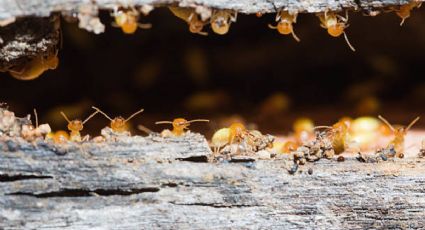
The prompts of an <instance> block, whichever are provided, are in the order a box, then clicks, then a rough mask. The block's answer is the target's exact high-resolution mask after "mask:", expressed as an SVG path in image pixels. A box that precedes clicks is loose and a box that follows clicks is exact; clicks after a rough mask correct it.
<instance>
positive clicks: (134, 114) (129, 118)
mask: <svg viewBox="0 0 425 230" xmlns="http://www.w3.org/2000/svg"><path fill="white" fill-rule="evenodd" d="M143 111H145V110H144V109H141V110H139V111H137V112H135V113H133V114H132V115H131V116H129V117H128V118H127V119H126V120H125V121H124V122H125V123H127V121H129V120H131V118H133V117H134V116H136V115H137V114H139V113H141V112H143Z"/></svg>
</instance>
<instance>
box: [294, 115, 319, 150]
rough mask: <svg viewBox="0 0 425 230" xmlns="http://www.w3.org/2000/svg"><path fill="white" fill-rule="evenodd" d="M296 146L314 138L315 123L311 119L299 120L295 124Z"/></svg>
mask: <svg viewBox="0 0 425 230" xmlns="http://www.w3.org/2000/svg"><path fill="white" fill-rule="evenodd" d="M293 130H294V137H295V140H296V144H298V145H302V144H304V143H305V142H307V141H308V140H309V139H311V138H312V137H314V123H313V121H312V120H311V119H309V118H298V119H297V120H296V121H295V122H294V124H293Z"/></svg>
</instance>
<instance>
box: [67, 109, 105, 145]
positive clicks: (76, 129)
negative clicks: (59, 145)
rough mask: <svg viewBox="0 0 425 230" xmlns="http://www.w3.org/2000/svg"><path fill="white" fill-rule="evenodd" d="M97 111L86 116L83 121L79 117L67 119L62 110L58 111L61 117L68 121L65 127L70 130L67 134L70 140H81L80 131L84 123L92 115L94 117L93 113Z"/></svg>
mask: <svg viewBox="0 0 425 230" xmlns="http://www.w3.org/2000/svg"><path fill="white" fill-rule="evenodd" d="M98 112H99V111H95V112H94V113H92V114H91V115H90V116H88V117H87V118H86V119H85V120H84V121H82V120H79V119H74V120H69V119H68V117H67V116H66V114H65V113H64V112H62V111H61V112H60V113H61V115H62V116H63V118H65V120H66V121H67V122H68V126H67V128H68V130H69V131H70V134H69V136H70V140H71V141H76V142H81V141H82V139H81V134H80V131H81V130H83V128H84V124H85V123H86V122H87V121H89V120H90V119H91V118H92V117H94V115H96V114H97V113H98Z"/></svg>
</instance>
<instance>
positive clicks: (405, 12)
mask: <svg viewBox="0 0 425 230" xmlns="http://www.w3.org/2000/svg"><path fill="white" fill-rule="evenodd" d="M421 4H422V2H417V1H412V2H409V3H407V4H406V5H402V6H400V9H398V10H396V14H397V15H398V16H399V17H400V18H401V22H400V26H402V25H403V23H404V21H405V20H406V19H407V18H409V17H410V11H411V10H413V8H415V7H417V8H419V7H421Z"/></svg>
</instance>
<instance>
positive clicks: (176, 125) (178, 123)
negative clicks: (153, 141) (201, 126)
mask: <svg viewBox="0 0 425 230" xmlns="http://www.w3.org/2000/svg"><path fill="white" fill-rule="evenodd" d="M193 122H209V120H206V119H195V120H190V121H188V120H186V119H184V118H176V119H174V120H173V121H157V122H155V124H157V125H159V124H171V125H172V126H173V130H171V133H170V132H169V130H168V132H167V130H164V131H163V132H162V133H161V135H162V136H170V134H171V136H176V137H180V136H183V135H184V134H185V133H186V131H185V130H187V129H189V126H190V124H191V123H193Z"/></svg>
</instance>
